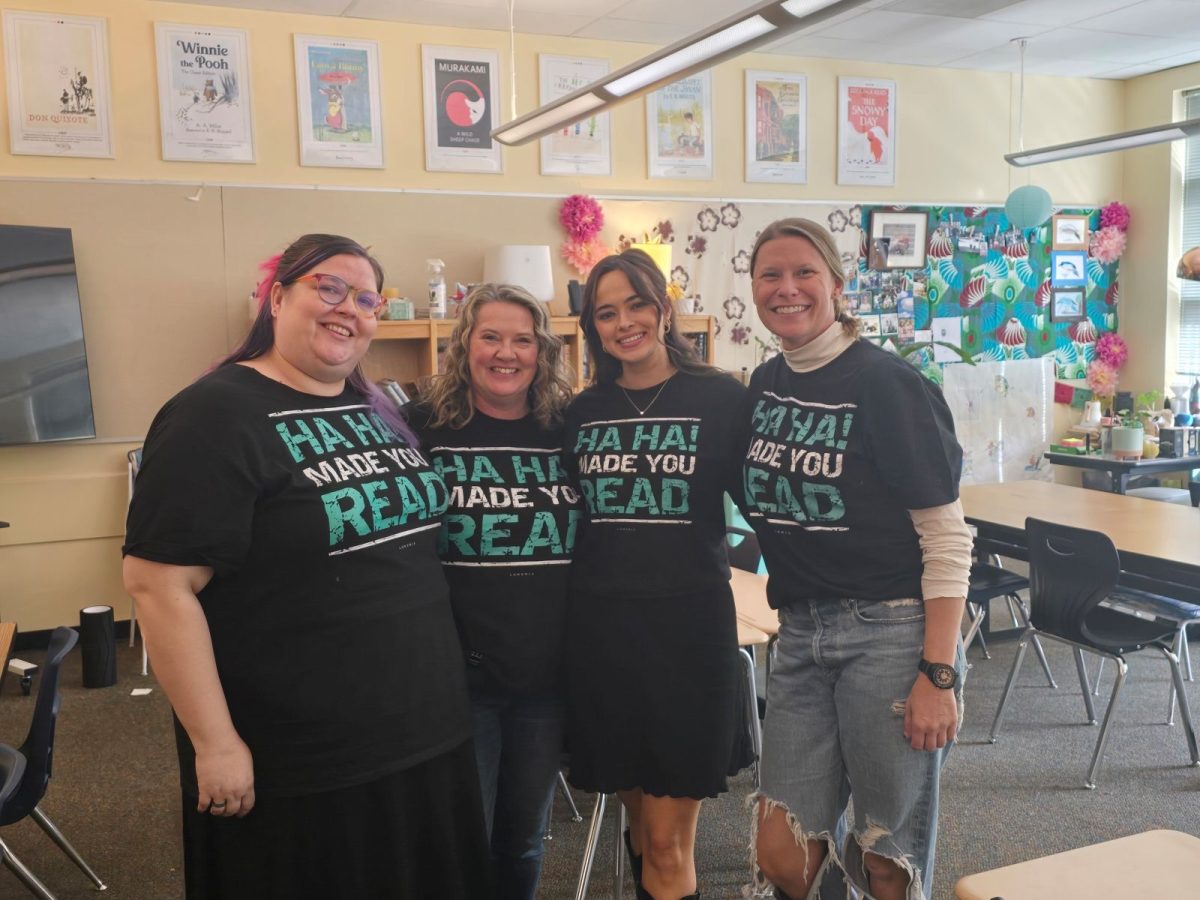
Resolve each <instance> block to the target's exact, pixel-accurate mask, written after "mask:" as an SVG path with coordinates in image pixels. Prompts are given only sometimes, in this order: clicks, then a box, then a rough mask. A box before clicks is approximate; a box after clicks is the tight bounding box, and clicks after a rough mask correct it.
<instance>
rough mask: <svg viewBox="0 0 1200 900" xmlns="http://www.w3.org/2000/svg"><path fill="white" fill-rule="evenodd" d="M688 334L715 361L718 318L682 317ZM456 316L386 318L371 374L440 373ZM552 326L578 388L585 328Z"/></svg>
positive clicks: (567, 321)
mask: <svg viewBox="0 0 1200 900" xmlns="http://www.w3.org/2000/svg"><path fill="white" fill-rule="evenodd" d="M677 321H678V322H679V325H680V327H681V329H682V330H683V333H684V334H687V335H689V336H694V337H696V338H697V339H698V340H699V341H702V342H703V344H704V348H705V353H704V357H705V359H706V360H707V361H708V362H710V363H711V362H712V361H713V349H714V347H715V345H716V320H715V319H714V318H713V317H712V316H679V317H678V319H677ZM456 324H457V320H456V319H409V320H405V321H396V320H389V319H384V320H382V321H381V322H380V323H379V330H378V331H377V332H376V333H375V339H374V341H372V342H371V350H370V352H369V353H368V354H367V357H366V360H365V361H364V367H365V369H366V372H367V375H368V377H370V378H372V379H374V380H376V381H378V380H381V379H383V378H394V379H395V380H396V381H399V382H400V383H401V384H408V383H417V382H419V381H420V380H421V379H422V378H425V377H426V376H429V375H432V374H434V373H435V372H437V367H438V353H439V351H440V350H441V349H444V347H445V343H446V341H447V340H449V338H450V335H451V333H452V332H453V331H454V326H455V325H456ZM550 325H551V328H553V330H554V333H555V334H557V335H558V336H559V337H561V338H562V339H563V344H564V345H565V346H566V354H567V364H568V367H569V368H570V370H571V374H572V378H573V380H574V382H575V386H576V387H577V388H582V387H583V386H584V365H583V362H584V360H583V356H584V354H583V347H584V339H583V329H582V328H581V327H580V325H579V318H578V317H577V316H552V317H551V319H550Z"/></svg>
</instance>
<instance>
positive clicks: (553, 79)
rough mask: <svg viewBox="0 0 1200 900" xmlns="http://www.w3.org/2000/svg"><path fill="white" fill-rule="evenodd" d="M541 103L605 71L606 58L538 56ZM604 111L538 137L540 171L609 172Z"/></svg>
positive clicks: (548, 172) (579, 173)
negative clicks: (540, 150)
mask: <svg viewBox="0 0 1200 900" xmlns="http://www.w3.org/2000/svg"><path fill="white" fill-rule="evenodd" d="M538 72H539V76H540V81H541V93H540V94H539V97H540V102H541V103H543V104H546V103H550V102H552V101H554V100H557V99H558V98H559V97H565V96H566V95H567V94H571V93H574V92H575V91H577V90H579V89H580V88H581V87H584V86H585V85H588V84H591V83H592V82H593V81H598V80H599V79H601V78H603V77H604V76H605V75H607V74H608V60H607V59H588V58H584V57H578V56H551V55H549V54H546V53H542V54H540V55H539V56H538ZM608 123H609V116H608V113H593V114H592V115H590V116H588V117H587V118H586V119H581V120H580V121H578V122H576V123H575V124H574V125H568V126H567V127H566V128H561V129H559V130H558V131H556V132H554V134H548V135H546V137H544V138H542V140H541V149H542V174H543V175H611V174H612V152H611V148H610V145H609V130H608V129H609V124H608Z"/></svg>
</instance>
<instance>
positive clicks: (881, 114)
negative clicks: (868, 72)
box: [837, 76, 896, 186]
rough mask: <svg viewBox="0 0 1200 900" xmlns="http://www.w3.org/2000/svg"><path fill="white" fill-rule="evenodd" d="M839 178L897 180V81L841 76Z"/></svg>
mask: <svg viewBox="0 0 1200 900" xmlns="http://www.w3.org/2000/svg"><path fill="white" fill-rule="evenodd" d="M837 180H838V184H862V185H875V186H886V185H894V184H895V183H896V82H894V81H881V80H879V79H877V78H848V77H845V76H842V77H839V78H838V177H837Z"/></svg>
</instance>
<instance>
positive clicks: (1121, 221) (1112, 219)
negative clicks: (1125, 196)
mask: <svg viewBox="0 0 1200 900" xmlns="http://www.w3.org/2000/svg"><path fill="white" fill-rule="evenodd" d="M1100 227H1101V228H1119V229H1120V230H1121V231H1126V230H1127V229H1128V228H1129V207H1128V206H1126V205H1125V204H1124V203H1121V202H1120V201H1114V202H1113V203H1110V204H1108V206H1106V207H1104V208H1103V209H1101V210H1100Z"/></svg>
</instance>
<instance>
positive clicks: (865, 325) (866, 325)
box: [858, 314, 880, 337]
mask: <svg viewBox="0 0 1200 900" xmlns="http://www.w3.org/2000/svg"><path fill="white" fill-rule="evenodd" d="M858 321H860V322H862V330H861V331H860V332H859V333H860V334H861V335H862V336H863V337H879V334H880V331H879V329H880V323H879V316H878V315H875V314H872V315H869V316H859V317H858Z"/></svg>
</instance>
